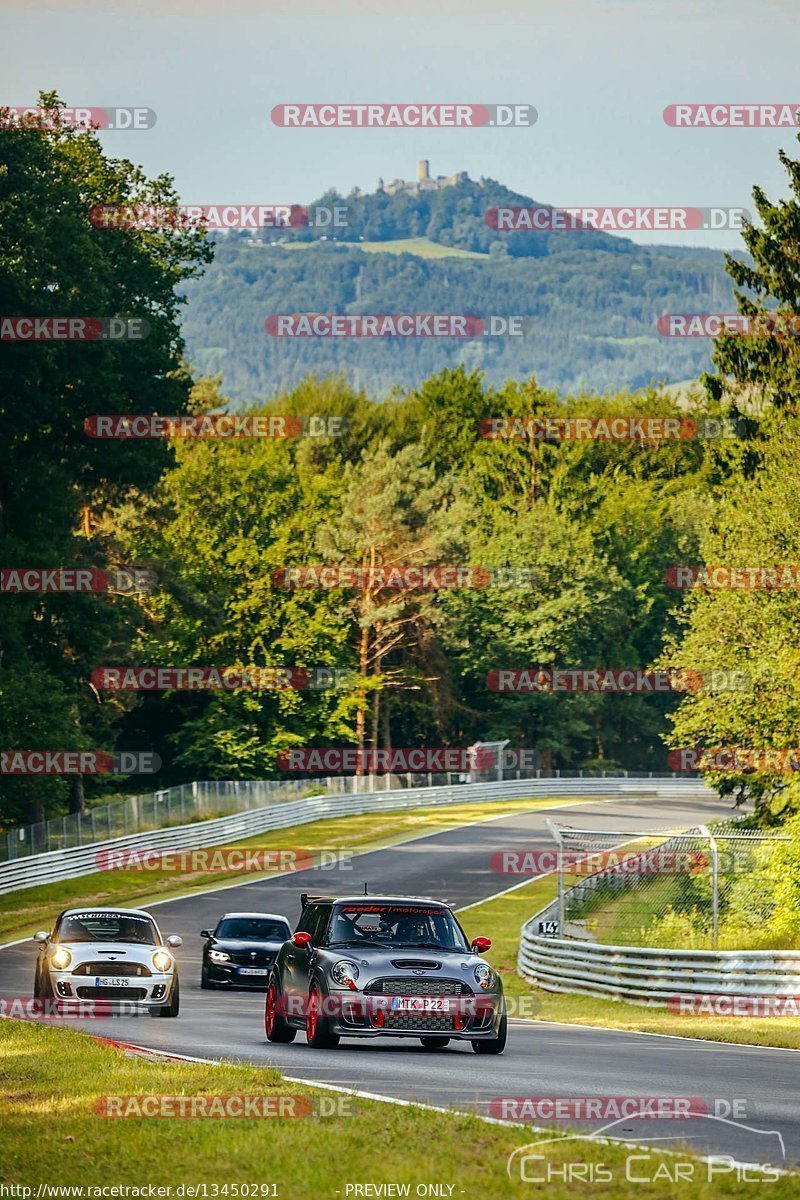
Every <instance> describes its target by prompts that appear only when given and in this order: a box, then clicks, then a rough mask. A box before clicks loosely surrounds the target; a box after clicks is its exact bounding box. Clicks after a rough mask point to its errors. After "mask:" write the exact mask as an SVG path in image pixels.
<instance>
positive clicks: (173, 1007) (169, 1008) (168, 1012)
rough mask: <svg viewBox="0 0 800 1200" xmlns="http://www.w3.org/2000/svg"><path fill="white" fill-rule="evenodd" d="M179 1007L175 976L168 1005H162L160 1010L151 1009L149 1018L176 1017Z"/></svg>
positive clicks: (179, 997)
mask: <svg viewBox="0 0 800 1200" xmlns="http://www.w3.org/2000/svg"><path fill="white" fill-rule="evenodd" d="M180 1007H181V993H180V986H179V984H178V976H177V975H176V976H175V983H174V986H173V988H172V995H171V996H170V998H169V1004H162V1005H161V1007H160V1008H151V1009H150V1015H151V1017H177V1015H178V1013H179V1012H180Z"/></svg>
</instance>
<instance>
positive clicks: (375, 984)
mask: <svg viewBox="0 0 800 1200" xmlns="http://www.w3.org/2000/svg"><path fill="white" fill-rule="evenodd" d="M364 991H365V992H367V993H369V994H374V993H375V992H378V993H380V994H381V995H384V996H387V995H389V996H472V995H473V994H474V993H473V991H472V989H471V988H470V987H468V986H467V984H466V983H464V982H463V980H461V979H409V977H408V976H407V975H399V976H396V977H392V978H389V979H373V981H372V983H370V984H368V985H367V987H365V988H364Z"/></svg>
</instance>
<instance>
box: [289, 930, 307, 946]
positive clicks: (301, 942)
mask: <svg viewBox="0 0 800 1200" xmlns="http://www.w3.org/2000/svg"><path fill="white" fill-rule="evenodd" d="M292 945H294V946H310V945H311V934H310V933H293V934H292Z"/></svg>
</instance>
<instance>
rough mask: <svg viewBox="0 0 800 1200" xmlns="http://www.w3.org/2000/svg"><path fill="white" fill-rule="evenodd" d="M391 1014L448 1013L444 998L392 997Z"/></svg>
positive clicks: (448, 1007) (447, 1002)
mask: <svg viewBox="0 0 800 1200" xmlns="http://www.w3.org/2000/svg"><path fill="white" fill-rule="evenodd" d="M392 1012H450V1001H449V1000H448V998H447V997H446V996H392Z"/></svg>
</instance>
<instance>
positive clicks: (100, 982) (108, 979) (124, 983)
mask: <svg viewBox="0 0 800 1200" xmlns="http://www.w3.org/2000/svg"><path fill="white" fill-rule="evenodd" d="M130 985H131V981H130V980H129V979H117V978H116V977H115V976H114V975H95V977H94V986H95V987H130Z"/></svg>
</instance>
